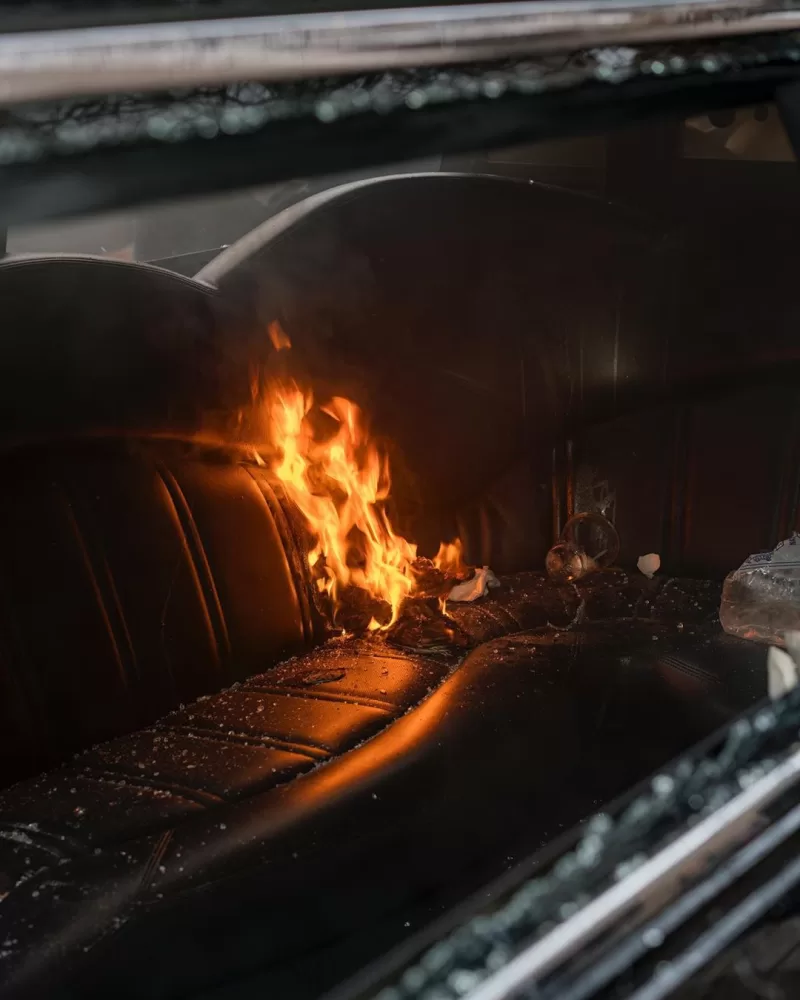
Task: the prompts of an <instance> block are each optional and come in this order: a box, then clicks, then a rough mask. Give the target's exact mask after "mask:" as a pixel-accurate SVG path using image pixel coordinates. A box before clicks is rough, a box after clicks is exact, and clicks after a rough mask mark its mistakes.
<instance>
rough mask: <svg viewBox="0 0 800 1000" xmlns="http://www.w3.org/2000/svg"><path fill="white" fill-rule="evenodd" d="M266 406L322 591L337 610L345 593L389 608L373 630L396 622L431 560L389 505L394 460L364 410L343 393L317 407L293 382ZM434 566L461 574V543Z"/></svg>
mask: <svg viewBox="0 0 800 1000" xmlns="http://www.w3.org/2000/svg"><path fill="white" fill-rule="evenodd" d="M284 336H285V335H284ZM267 407H268V417H269V428H270V438H271V441H272V444H273V447H274V449H275V459H274V462H273V472H274V474H275V475H276V476H277V478H278V479H279V480H280V481H281V482H282V483H283V486H284V488H285V490H286V493H287V495H288V496H289V498H290V499H291V500H292V501H293V502H294V503H295V504H296V506H297V507H298V509H299V510H300V511H301V513H302V514H303V516H304V517H305V519H306V521H307V523H308V527H309V531H310V532H311V534H312V536H313V538H314V542H313V544H312V547H311V550H310V551H309V553H308V563H309V566H310V567H311V570H312V575H313V576H314V578H315V579H316V582H317V586H318V588H319V590H320V592H327V593H328V594H329V595H330V597H331V600H332V602H333V606H334V608H337V607H338V606H339V605H340V603H341V600H342V594H343V592H344V590H345V588H348V587H358V588H361V589H362V590H364V591H366V592H367V593H368V594H370V595H371V596H372V597H373V598H376V599H378V600H381V601H385V602H386V603H387V604H388V605H389V606H390V607H391V620H390V621H389V622H388V623H386V624H385V625H382V624H381V623H380V622H378V621H377V620H376V619H375V618H374V617H373V618H372V619H371V621H370V622H369V625H368V629H369V630H370V631H375V630H377V629H380V628H384V627H386V626H387V625H389V624H393V623H394V622H395V621H396V620H397V617H398V614H399V612H400V607H401V605H402V603H403V600H404V599H405V598H406V597H408V596H409V595H410V594H412V593H413V592H414V590H415V587H416V585H417V576H418V573H419V569H418V567H419V565H420V563H421V562H425V563H427V565H428V566H429V567H430V566H431V563H430V562H428V561H427V560H419V559H418V558H417V547H416V545H414V544H412V543H411V542H409V541H407V540H406V539H405V538H403V536H402V535H399V534H397V533H396V532H395V531H394V529H393V528H392V525H391V523H390V521H389V518H388V516H387V514H386V511H385V507H384V505H385V502H386V499H387V497H388V496H389V488H390V485H391V478H390V474H389V463H388V460H387V458H386V456H385V455H382V454H381V453H380V452H379V450H378V448H377V447H376V445H375V443H374V441H372V440H371V438H370V437H369V434H368V433H367V430H366V428H365V425H364V420H363V417H362V414H361V411H360V410H359V408H358V407H357V406H356V405H355V403H353V402H351V401H350V400H348V399H343V398H342V397H339V396H337V397H334V398H333V399H331V400H330V401H329V402H327V403H326V404H325V405H322V406H319V405H315V403H314V399H313V396H312V394H311V393H310V392H304V391H303V390H301V389H300V388H299V387H298V386H297V385H296V384H295V383H293V382H290V383H284V384H280V385H277V384H273V385H272V386H270V387H269V388H268V390H267ZM320 414H325V415H326V416H327V417H328V418H330V419H329V424H330V425H331V426H332V430H330V431H329V432H328V433H323V432H319V431H316V433H315V428H316V427H318V426H319V423H320V419H319V417H320ZM312 418H315V419H313V420H312ZM434 565H435V566H436V567H437V568H438V569H440V570H442V572H443V573H444V574H445V575H447V576H459V575H462V574H463V570H464V566H463V562H462V559H461V543H460V541H458V540H457V541H456V542H454V543H451V544H443V545H442V546H441V547H440V549H439V553H438V555H437V557H436V559H435V560H434Z"/></svg>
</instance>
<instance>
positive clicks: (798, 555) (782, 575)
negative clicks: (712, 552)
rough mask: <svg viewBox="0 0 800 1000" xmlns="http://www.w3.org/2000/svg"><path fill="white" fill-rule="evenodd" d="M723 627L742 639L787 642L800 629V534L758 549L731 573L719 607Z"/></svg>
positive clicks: (779, 644)
mask: <svg viewBox="0 0 800 1000" xmlns="http://www.w3.org/2000/svg"><path fill="white" fill-rule="evenodd" d="M719 619H720V622H721V623H722V627H723V628H724V629H725V631H726V632H730V633H731V635H737V636H739V637H740V638H742V639H756V640H760V641H761V642H769V643H774V644H775V645H778V646H784V645H786V639H785V636H788V635H789V634H790V633H791V630H793V629H800V535H799V534H797V532H795V533H794V534H793V535H792V536H791V537H790V538H786V539H784V540H783V541H782V542H778V544H777V545H776V546H775V548H774V549H772V550H771V551H769V552H757V553H755V554H754V555H752V556H749V557H748V558H747V559H745V561H744V562H743V563H742V565H741V566H740V567H739V568H738V569H737V570H734V571H733V572H732V573H729V574H728V576H727V577H726V578H725V583H724V585H723V588H722V600H721V602H720V608H719Z"/></svg>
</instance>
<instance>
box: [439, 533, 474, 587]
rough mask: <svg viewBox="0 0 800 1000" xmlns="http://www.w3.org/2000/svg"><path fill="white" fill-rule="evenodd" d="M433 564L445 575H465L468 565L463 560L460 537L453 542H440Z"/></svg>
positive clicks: (457, 576)
mask: <svg viewBox="0 0 800 1000" xmlns="http://www.w3.org/2000/svg"><path fill="white" fill-rule="evenodd" d="M433 565H434V566H435V567H436V568H437V569H438V570H441V571H442V573H444V575H445V576H449V577H454V578H456V579H458V578H460V577H462V576H466V575H467V574H468V573H469V566H467V564H466V563H465V562H464V549H463V547H462V545H461V539H460V538H457V539H456V540H455V541H454V542H442V543H441V544H440V545H439V551H438V552H437V553H436V555H435V556H434V557H433Z"/></svg>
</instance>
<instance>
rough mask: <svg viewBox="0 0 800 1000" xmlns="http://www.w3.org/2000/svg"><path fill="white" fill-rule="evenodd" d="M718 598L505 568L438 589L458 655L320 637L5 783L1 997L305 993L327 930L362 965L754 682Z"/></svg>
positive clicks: (633, 775) (656, 585)
mask: <svg viewBox="0 0 800 1000" xmlns="http://www.w3.org/2000/svg"><path fill="white" fill-rule="evenodd" d="M718 600H719V589H718V585H717V586H715V585H708V584H704V583H702V582H700V583H697V582H693V581H688V582H678V581H669V580H654V581H647V580H645V579H644V578H643V577H641V576H637V577H632V578H629V577H628V576H627V575H626V574H624V573H621V572H609V573H605V574H602V575H599V576H596V577H593V578H589V579H587V580H586V581H580V582H579V583H578V585H576V586H575V587H566V588H556V587H554V586H553V585H552V584H550V583H549V582H548V581H547V580H546V579H544V578H543V577H542V576H541V575H536V574H520V575H518V576H516V577H513V578H508V579H506V580H505V581H504V586H503V587H501V588H500V589H499V590H498V591H495V592H494V593H493V594H492V596H491V597H490V598H488V599H485V600H483V601H480V602H477V603H476V604H474V605H471V606H464V607H462V608H454V609H453V615H454V617H456V618H457V619H458V624H459V626H460V628H461V629H462V630H463V632H464V634H465V635H466V636H467V638H468V640H469V643H470V644H471V646H472V647H473V648H472V649H471V650H465V649H464V648H463V647H462V646H459V647H458V648H457V649H455V650H453V651H452V653H447V652H443V651H442V650H440V649H438V648H437V649H429V650H427V651H425V652H419V651H411V650H408V649H399V648H396V647H393V646H392V645H390V644H389V643H388V642H387V641H385V640H384V639H382V638H379V637H370V638H367V639H354V638H352V637H346V638H336V639H331V640H329V641H328V642H327V643H325V644H324V645H322V646H319V647H317V648H315V649H313V650H311V651H309V652H307V653H304V654H302V655H300V656H298V657H296V658H293V659H290V660H288V661H287V662H285V663H283V664H280V665H279V666H277V667H274V668H272V669H269V670H266V671H264V672H262V673H260V674H258V675H254V676H252V677H250V678H249V679H247V680H244V681H242V682H237V683H236V684H234V685H233V686H232V687H231V688H229V689H228V690H225V691H222V692H220V693H218V694H216V695H212V696H210V697H204V698H201V699H199V700H198V701H196V702H194V703H193V704H191V705H187V706H185V707H183V708H180V709H177V710H175V711H173V712H170V713H168V714H166V715H165V716H163V717H162V718H160V719H159V720H157V721H155V722H154V723H153V724H152V725H150V726H148V727H147V728H146V729H144V730H142V731H140V732H137V733H134V734H131V735H129V736H126V737H120V738H118V739H116V740H113V741H110V742H109V743H106V744H104V745H100V746H97V747H94V748H92V749H90V750H88V751H86V752H85V753H83V754H81V755H80V756H79V757H78V758H76V759H75V760H74V761H71V762H69V763H68V764H66V765H65V766H63V767H61V768H59V769H57V770H55V771H53V772H52V773H50V774H46V775H43V776H41V777H40V778H37V779H35V780H33V781H27V782H22V783H20V784H18V785H16V786H15V787H13V788H11V789H8V790H7V791H6V792H5V793H4V794H2V796H0V873H2V878H3V882H2V884H0V891H2V892H3V893H4V894H5V896H4V898H3V899H2V903H1V904H0V941H2V940H7V941H11V942H12V943H11V944H9V945H7V946H6V947H5V948H4V949H2V950H0V983H2V984H3V985H4V987H5V991H6V992H5V995H7V996H13V997H20V998H22V997H25V998H28V997H34V996H40V995H42V994H44V993H47V995H48V996H53V997H55V996H65V997H68V996H74V995H79V996H81V997H95V996H96V997H98V998H99V997H102V996H108V995H111V994H116V993H119V992H120V990H121V986H122V984H123V982H124V986H125V992H124V995H126V996H129V997H140V996H141V997H144V996H147V997H178V996H186V995H191V994H192V992H193V991H195V992H199V991H201V990H211V989H212V988H213V987H216V986H218V985H220V984H227V985H231V984H235V983H236V981H237V980H238V979H239V978H240V977H247V976H250V975H256V974H257V975H258V976H260V977H262V980H263V981H262V982H260V984H259V986H258V988H257V989H256V988H252V989H249V988H245V987H242V988H241V990H242V995H248V993H251V994H252V995H261V994H262V993H263V995H278V996H281V995H291V996H293V997H295V996H296V997H306V996H308V997H311V996H314V995H319V994H321V992H322V989H321V988H320V989H317V985H318V984H316V983H315V980H314V975H316V972H314V971H313V970H314V969H317V964H316V961H310V959H311V958H312V957H316V956H318V954H319V949H321V948H325V947H330V948H331V950H332V952H333V953H334V954H335V955H336V956H337V961H338V960H339V958H341V960H342V961H344V958H343V956H344V955H345V954H346V953H348V949H349V948H351V947H352V948H353V949H356V950H357V951H358V954H357V955H355V952H350V958H351V959H352V961H354V963H355V965H356V966H357V965H358V964H359V963H361V962H364V961H366V960H367V959H369V958H370V957H373V956H374V949H375V948H379V949H383V948H385V947H388V946H389V945H390V944H392V943H396V941H397V940H398V938H399V937H402V936H403V935H404V934H406V933H410V932H409V931H406V930H405V928H407V927H410V926H411V921H412V917H413V916H414V914H415V913H418V911H419V909H420V908H421V909H422V911H423V912H424V914H425V919H431V917H432V916H433V915H435V913H436V912H439V910H438V909H437V907H438V908H441V907H443V906H449V905H451V904H452V903H453V902H455V897H458V896H462V897H463V895H464V894H465V893H467V892H471V891H474V890H477V888H478V887H479V886H480V885H481V884H482V883H483V881H484V880H485V879H487V878H489V877H492V876H494V875H496V874H498V870H497V867H496V866H497V865H498V864H499V865H500V866H501V867H502V866H503V865H504V864H506V863H507V862H508V859H509V858H514V857H519V856H520V852H530V851H531V850H533V849H535V848H536V847H537V846H539V845H541V844H543V843H545V842H547V841H549V840H550V839H552V837H554V836H555V835H557V834H558V832H559V831H560V830H563V829H564V827H565V826H569V825H571V824H572V823H574V822H576V821H577V820H579V819H580V818H581V817H582V816H584V815H586V813H587V812H588V811H589V810H593V809H596V808H598V807H599V806H600V804H601V803H602V802H604V801H607V800H608V799H609V798H611V797H613V796H614V795H617V794H620V793H622V792H623V791H625V790H627V789H628V788H629V787H630V785H631V784H632V783H634V782H636V781H638V780H641V779H643V778H644V777H645V776H646V775H647V774H649V773H650V772H651V771H652V769H653V768H656V767H659V766H661V765H663V764H664V763H665V762H666V761H667V760H668V759H669V758H670V757H672V756H673V755H674V754H676V753H679V752H681V751H682V750H684V749H686V748H687V747H688V746H690V745H691V744H692V743H693V742H695V741H696V740H698V739H701V738H702V737H704V736H706V735H708V734H709V733H710V732H711V731H713V730H714V729H715V728H716V727H717V726H718V725H719V724H720V723H722V722H724V721H725V720H726V719H729V718H730V717H731V716H732V715H734V714H735V713H736V712H737V710H738V709H739V708H740V707H742V706H743V705H744V704H750V703H752V702H753V701H755V700H757V699H758V698H759V697H761V696H763V694H764V693H765V690H766V674H765V670H764V666H763V660H764V655H765V651H764V649H763V648H761V647H758V646H756V645H754V644H752V643H747V642H744V641H743V640H736V639H730V637H724V636H721V635H720V632H719V625H718V623H716V622H715V608H716V606H717V604H718ZM476 803H477V804H478V805H479V808H476ZM414 919H416V918H414ZM384 934H386V935H388V938H386V937H381V935H384ZM379 938H380V942H379V940H378V939H379ZM309 962H310V964H309ZM292 963H294V964H293V965H292ZM287 964H289V965H292V968H293V970H294V972H293V975H294V976H295V980H294V981H293V982H292V983H289V984H287V983H286V982H285V981H281V980H280V976H281V975H283V974H284V973H285V971H286V966H287ZM350 971H352V969H351V970H350ZM328 973H329V974H331V972H330V970H328ZM298 977H299V978H298ZM234 995H235V993H234Z"/></svg>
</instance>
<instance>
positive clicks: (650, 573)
mask: <svg viewBox="0 0 800 1000" xmlns="http://www.w3.org/2000/svg"><path fill="white" fill-rule="evenodd" d="M636 568H637V569H638V570H639V572H640V573H644V575H645V576H646V577H647V579H648V580H652V579H653V577H654V576H655V574H656V573H657V572H658V571H659V570H660V569H661V556H660V555H659V554H658V553H657V552H648V553H647V555H646V556H639V558H638V559H637V560H636Z"/></svg>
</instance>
